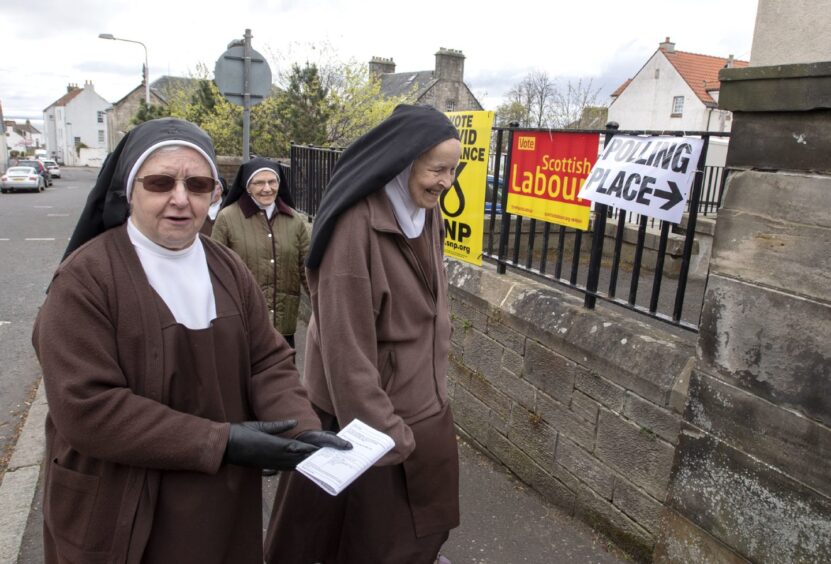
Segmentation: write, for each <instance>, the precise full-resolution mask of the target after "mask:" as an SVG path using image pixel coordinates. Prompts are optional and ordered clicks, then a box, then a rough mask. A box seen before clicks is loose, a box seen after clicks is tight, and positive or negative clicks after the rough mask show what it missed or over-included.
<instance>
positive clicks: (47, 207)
mask: <svg viewBox="0 0 831 564" xmlns="http://www.w3.org/2000/svg"><path fill="white" fill-rule="evenodd" d="M34 207H36V208H43V209H52V208H54V207H55V206H34Z"/></svg>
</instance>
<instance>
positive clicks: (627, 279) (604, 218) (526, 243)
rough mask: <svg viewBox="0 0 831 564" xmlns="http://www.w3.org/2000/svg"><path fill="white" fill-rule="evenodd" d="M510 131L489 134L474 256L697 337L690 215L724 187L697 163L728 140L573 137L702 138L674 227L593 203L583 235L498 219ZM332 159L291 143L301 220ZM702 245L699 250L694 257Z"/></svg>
mask: <svg viewBox="0 0 831 564" xmlns="http://www.w3.org/2000/svg"><path fill="white" fill-rule="evenodd" d="M515 130H516V129H515V128H494V133H495V135H494V143H493V152H494V155H493V157H494V158H492V160H491V162H492V163H494V164H493V170H492V171H491V172H492V174H491V175H490V178H489V181H488V182H489V187H490V189H488V190H487V195H488V202H489V205H486V207H487V209H489V210H495V213H490V212H488V213H486V215H485V225H484V229H485V237H484V240H483V250H482V255H483V259H484V260H486V261H488V262H491V263H494V264H495V265H496V268H497V272H499V273H505V272H506V270H507V269H508V268H511V269H512V270H514V271H518V272H522V273H525V274H528V275H531V276H533V277H535V278H538V279H542V280H545V281H547V282H548V283H552V284H556V285H562V286H567V287H568V288H570V289H571V290H573V291H577V292H580V293H581V294H583V296H584V305H585V306H586V307H587V308H590V309H593V308H595V307H596V304H597V301H598V300H601V301H603V302H607V303H613V304H615V305H617V306H620V307H623V308H626V309H628V310H631V311H635V312H638V313H639V314H644V315H647V316H649V317H652V318H654V319H658V320H660V321H663V322H666V323H669V324H672V325H674V326H677V327H680V328H682V329H686V330H689V331H698V323H699V317H700V313H701V305H702V302H703V295H704V285H705V279H704V277H703V276H699V277H696V279H695V280H692V281H691V280H690V277H689V274H690V269H691V265H692V263H693V261H694V260H695V258H696V257H694V256H693V251H694V250H696V224H697V219H698V216H699V215H714V214H715V213H716V210H717V209H718V206H719V205H720V203H721V194H722V189H723V187H724V184H725V180H726V172H725V169H723V168H722V167H715V166H706V167H705V166H704V163H705V162H706V157H707V149H708V146H709V141H710V138H711V137H716V136H717V137H727V136H729V134H727V133H715V132H681V131H678V132H663V131H661V132H656V131H642V130H638V131H617V130H611V129H609V130H602V131H598V130H580V131H579V132H582V133H586V132H594V133H602V134H604V135H605V142H608V140H609V139H610V138H611V137H612V136H614V135H616V134H629V135H674V136H696V137H701V138H702V139H703V140H704V149H703V151H702V154H701V157H700V159H699V162H698V163H697V167H696V173H695V180H694V182H693V186H692V190H691V193H690V195H689V198H688V203H687V212H686V214H685V215H686V217H685V221H684V222H682V226H676V225H674V224H671V223H669V222H666V221H660V220H657V219H653V218H650V217H647V216H644V215H640V214H635V213H632V212H626V211H625V210H619V209H616V208H614V207H611V206H607V205H604V204H595V205H594V207H593V210H592V214H591V222H590V226H589V229H588V230H586V231H583V230H579V229H574V228H572V227H565V226H560V225H556V224H552V223H548V222H543V221H537V220H536V219H530V218H527V217H523V216H519V215H514V214H511V213H508V211H507V197H508V190H504V189H501V188H502V187H503V186H504V185H507V182H505V181H504V180H503V178H504V177H505V176H506V174H505V171H504V170H503V168H504V167H505V166H506V164H505V163H507V166H509V165H510V163H511V151H510V147H511V146H512V136H513V132H514V131H515ZM523 131H528V130H523ZM536 131H552V132H553V131H556V130H547V129H546V130H536ZM562 131H565V132H574V130H562ZM504 147H508V150H507V155H503V148H504ZM340 153H341V150H338V149H326V148H321V147H304V146H292V152H291V168H292V176H291V186H292V187H293V190H294V194H295V201H296V202H297V204H298V208H299V209H300V210H301V211H303V212H305V213H307V214H309V215H310V216H313V215H314V214H315V213H316V212H317V206H318V205H319V203H320V197H321V195H322V193H323V190H324V189H325V186H326V184H327V183H328V181H329V178H330V177H331V171H332V169H333V168H334V165H335V163H336V162H337V159H338V158H339V156H340ZM704 247H706V246H705V245H701V246H700V250H703V249H704ZM704 270H705V272H706V267H705V268H704Z"/></svg>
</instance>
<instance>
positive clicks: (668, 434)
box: [448, 260, 695, 561]
mask: <svg viewBox="0 0 831 564" xmlns="http://www.w3.org/2000/svg"><path fill="white" fill-rule="evenodd" d="M448 273H449V276H450V284H451V299H452V317H453V324H454V333H453V339H452V353H451V375H450V379H451V394H452V401H453V409H454V414H455V417H456V423H457V425H458V427H459V428H460V429H461V430H462V431H463V432H464V433H465V434H467V435H468V436H469V437H470V438H471V439H472V440H474V441H475V442H476V443H478V445H479V446H480V447H481V448H482V449H484V450H485V451H486V452H488V453H490V454H491V455H492V456H493V457H495V458H496V459H498V460H500V461H501V462H503V463H504V464H505V465H506V466H507V467H508V468H510V469H511V470H512V471H513V472H514V473H516V474H517V475H518V476H519V477H520V478H521V479H522V480H524V481H525V482H527V483H528V484H529V485H531V486H532V487H533V488H535V489H536V490H537V491H538V492H540V493H541V494H542V495H543V496H545V497H546V498H547V499H549V500H551V501H553V502H555V503H556V504H558V505H559V506H560V507H562V508H563V509H565V510H566V511H567V512H568V513H571V514H573V515H576V516H578V517H579V518H581V519H584V520H586V521H588V522H589V523H591V524H592V525H595V526H597V527H598V528H600V529H602V530H604V531H605V532H607V533H608V534H610V535H611V536H612V537H613V538H614V539H615V540H616V541H617V542H618V543H620V544H621V545H622V546H624V547H625V548H627V549H628V550H629V551H630V552H631V553H632V554H633V555H634V556H635V557H636V558H637V559H638V560H641V561H644V560H648V559H649V558H650V555H651V553H652V548H653V546H654V543H655V540H656V538H657V535H658V529H659V522H660V514H661V510H662V506H663V502H664V499H665V496H666V493H667V486H668V482H669V476H670V469H671V467H672V461H673V456H674V453H675V445H676V444H677V441H678V431H679V427H680V419H681V412H682V411H683V406H684V400H685V398H686V382H687V379H688V376H689V374H690V371H691V369H692V365H693V364H692V361H693V358H694V354H695V350H694V347H693V344H692V343H691V342H690V340H689V339H683V338H679V337H675V336H672V335H670V334H669V333H667V332H666V331H663V330H661V329H656V328H653V327H651V326H649V325H646V324H645V323H643V322H640V321H638V320H637V319H633V318H632V317H624V316H622V315H619V314H617V313H616V312H614V311H612V310H611V309H609V308H604V309H603V310H602V311H601V310H597V311H591V310H587V309H585V308H583V305H582V300H581V299H577V298H575V297H573V296H570V295H567V294H565V293H563V292H561V291H559V290H557V289H554V288H551V287H549V286H545V285H542V284H539V283H536V282H535V281H532V280H528V279H526V278H522V277H519V276H515V275H512V274H510V273H509V274H506V275H497V274H496V273H495V271H494V270H493V269H492V268H491V267H489V266H488V265H485V266H484V267H482V268H476V267H473V266H470V265H467V264H465V263H461V262H458V261H455V260H450V261H449V266H448ZM552 534H556V533H554V532H552Z"/></svg>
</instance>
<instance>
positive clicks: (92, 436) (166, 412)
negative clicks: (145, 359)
mask: <svg viewBox="0 0 831 564" xmlns="http://www.w3.org/2000/svg"><path fill="white" fill-rule="evenodd" d="M79 276H81V277H82V278H83V280H81V279H79V278H77V277H76V274H75V273H73V272H63V273H62V274H60V275H58V276H57V277H56V278H55V279H54V280H53V282H52V286H51V287H50V290H49V294H48V296H47V299H46V302H45V303H44V305H43V307H42V308H41V310H40V313H39V314H38V317H37V320H36V323H35V327H34V332H33V334H32V343H33V344H34V347H35V350H36V352H37V356H38V359H39V360H40V364H41V368H42V370H43V381H44V384H45V386H46V395H47V398H48V402H49V414H50V416H51V418H52V421H53V422H54V424H55V427H56V429H57V431H58V433H60V434H61V436H63V437H64V439H65V440H66V441H68V443H69V444H70V445H71V446H72V448H74V449H75V450H77V451H78V452H80V453H82V454H85V455H87V456H91V457H95V458H99V459H101V460H106V461H110V462H114V463H118V464H124V465H129V466H139V467H145V468H157V469H165V470H191V471H197V472H206V473H214V472H216V471H217V470H218V469H219V466H220V464H221V463H222V457H223V455H224V453H225V446H226V444H227V443H228V433H229V429H230V426H229V425H228V423H219V422H215V421H210V420H208V419H204V418H201V417H197V416H195V415H191V414H187V413H182V412H180V411H176V410H173V409H171V408H170V407H168V406H166V405H163V404H161V403H159V402H157V401H154V400H152V399H150V398H147V397H143V396H140V395H137V394H136V393H134V392H133V390H131V389H130V387H129V386H128V383H127V379H126V377H125V375H124V373H123V371H122V369H121V367H120V365H119V358H118V349H117V346H116V331H115V327H114V323H113V317H114V316H113V313H112V310H111V309H110V308H109V307H108V303H107V296H106V293H105V291H104V290H103V287H102V286H100V285H99V284H98V283H97V281H96V280H94V278H93V277H92V276H90V275H89V274H88V273H85V272H82V273H80V274H79Z"/></svg>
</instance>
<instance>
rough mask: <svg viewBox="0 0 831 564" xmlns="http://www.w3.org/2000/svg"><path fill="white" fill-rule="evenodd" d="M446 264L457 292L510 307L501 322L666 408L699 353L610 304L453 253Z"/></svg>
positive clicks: (480, 304) (483, 304)
mask: <svg viewBox="0 0 831 564" xmlns="http://www.w3.org/2000/svg"><path fill="white" fill-rule="evenodd" d="M447 270H448V276H449V281H450V285H451V293H452V294H456V293H460V299H461V300H463V301H467V302H470V303H472V304H474V306H475V307H477V308H480V309H482V310H483V311H485V312H487V311H491V310H493V311H498V310H502V311H504V312H507V313H509V314H510V315H502V314H501V312H500V315H501V318H500V321H501V323H503V324H505V325H507V326H508V327H510V328H512V329H514V330H515V331H517V332H519V333H523V334H525V335H526V336H527V337H528V338H530V339H534V340H536V341H537V342H539V343H541V344H542V345H544V346H546V347H548V348H550V349H552V350H556V351H557V352H558V354H561V355H563V356H564V357H566V358H568V359H570V360H572V361H573V362H576V363H578V364H580V365H581V366H582V367H584V368H586V369H588V370H590V371H594V372H596V373H598V374H600V375H602V376H603V377H604V378H607V379H609V380H610V381H612V382H613V383H615V384H616V385H619V386H621V387H622V388H625V389H628V390H631V391H633V392H635V393H636V394H638V395H639V396H641V397H643V398H645V399H647V400H649V401H651V402H653V403H655V404H656V405H659V406H661V407H668V406H669V400H670V396H671V393H672V389H673V386H674V384H675V382H676V380H677V379H678V378H679V377H680V376H681V375H682V373H683V371H684V368H685V366H686V364H687V361H688V359H689V358H690V357H692V356H694V354H695V351H694V349H693V346H692V344H691V343H690V342H688V341H685V340H683V339H682V338H681V337H677V336H675V335H672V334H669V333H667V332H662V331H659V330H657V329H655V328H653V327H651V326H649V325H647V324H646V323H644V322H642V321H640V320H637V319H634V318H632V317H624V316H622V315H620V314H618V313H617V312H615V311H613V310H611V309H607V308H603V311H602V312H597V311H593V310H589V309H586V308H585V307H583V301H582V299H581V298H576V297H574V296H571V295H569V294H566V293H565V292H562V291H560V290H558V289H556V288H552V287H550V286H546V285H544V284H542V283H540V282H537V281H534V280H531V279H529V278H524V277H521V276H519V275H516V274H514V273H506V274H502V275H500V274H497V273H496V270H495V268H494V267H493V266H492V265H490V264H487V263H485V264H483V266H482V267H475V266H472V265H469V264H467V263H464V262H461V261H457V260H455V259H448V260H447ZM600 307H603V306H600Z"/></svg>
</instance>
